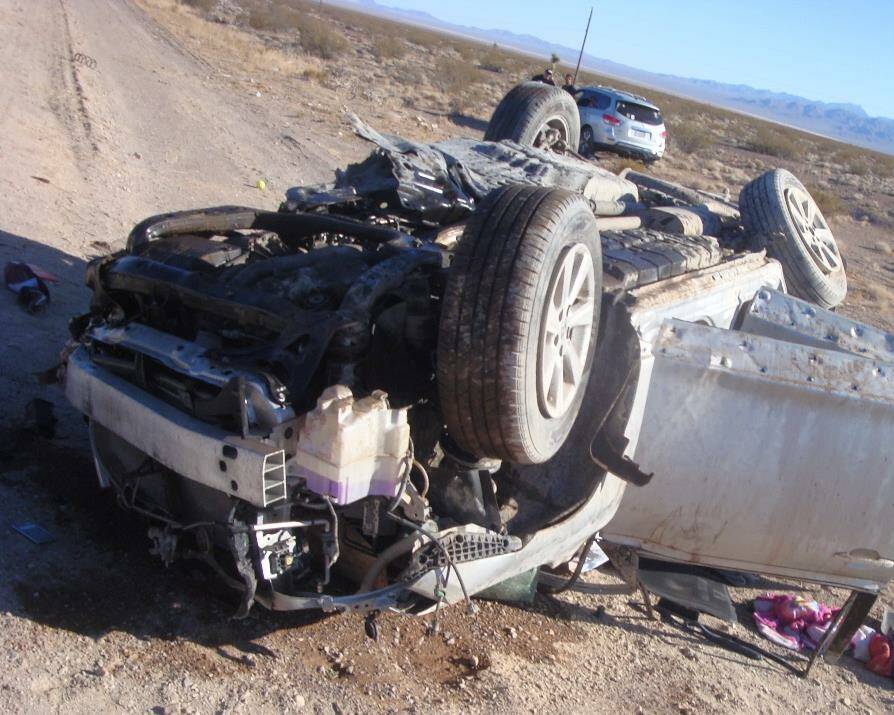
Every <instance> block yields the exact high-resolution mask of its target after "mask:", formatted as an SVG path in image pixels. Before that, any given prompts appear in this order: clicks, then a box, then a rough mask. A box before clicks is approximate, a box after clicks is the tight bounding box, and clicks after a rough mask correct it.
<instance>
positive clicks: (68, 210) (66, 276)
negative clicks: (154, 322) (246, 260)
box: [0, 0, 341, 407]
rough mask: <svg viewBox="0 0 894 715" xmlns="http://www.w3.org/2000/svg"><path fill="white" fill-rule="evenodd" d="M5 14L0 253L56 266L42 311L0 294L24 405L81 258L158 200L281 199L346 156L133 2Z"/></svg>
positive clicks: (72, 302) (0, 54)
mask: <svg viewBox="0 0 894 715" xmlns="http://www.w3.org/2000/svg"><path fill="white" fill-rule="evenodd" d="M0 27H3V28H4V30H5V31H4V41H3V42H2V43H0V62H2V67H3V69H2V81H0V157H2V165H3V171H2V172H0V196H2V198H0V202H2V203H0V205H2V214H0V215H2V219H0V231H2V233H0V252H2V253H0V256H2V258H3V259H8V258H22V259H25V260H29V261H33V262H35V263H38V264H40V265H42V266H43V267H45V268H47V269H48V270H51V271H54V272H57V273H58V274H59V275H60V277H61V278H62V279H63V284H62V286H61V287H59V288H57V289H54V291H53V297H54V300H55V302H56V303H57V304H58V305H59V306H60V309H56V310H52V311H50V313H49V314H48V315H46V316H43V317H41V318H33V317H30V316H27V315H25V314H24V313H23V312H22V311H17V310H13V309H12V308H11V307H10V305H9V302H8V301H7V302H6V304H5V305H4V307H3V310H4V318H5V321H4V323H5V330H4V332H5V333H6V349H5V350H4V351H3V355H2V363H0V370H2V373H3V375H4V379H3V380H2V383H0V385H2V387H0V397H2V399H3V400H4V401H5V402H8V401H12V403H13V404H14V405H15V406H16V407H19V406H20V405H21V401H22V400H23V399H24V397H25V394H24V393H25V390H24V388H25V386H26V385H27V386H28V392H29V393H30V391H31V389H32V388H31V382H30V380H29V376H28V373H29V372H30V371H31V370H33V369H36V368H37V367H39V366H42V365H48V364H49V363H50V361H51V360H52V356H53V353H54V352H55V351H56V350H57V349H58V344H59V338H60V336H61V335H63V334H64V326H65V321H66V320H67V318H66V316H67V315H70V314H72V313H73V312H74V310H75V309H77V308H80V307H82V306H83V305H85V301H86V299H87V293H86V291H84V290H82V289H80V288H79V286H80V284H81V283H82V277H83V270H82V268H83V260H84V259H85V258H87V257H89V256H91V255H95V254H97V253H102V252H105V251H107V250H108V248H109V245H110V244H111V245H115V244H116V242H122V241H123V240H124V238H125V236H126V232H127V230H129V227H130V226H132V225H133V223H134V222H135V221H137V220H139V219H140V218H143V217H145V216H147V215H150V214H153V213H159V212H162V211H170V210H174V209H177V208H187V207H194V206H199V205H215V204H223V203H243V204H247V205H260V206H265V207H275V206H276V205H277V204H278V201H279V196H281V189H282V187H285V186H289V185H294V184H297V183H308V182H310V183H312V182H315V181H322V180H326V179H328V178H329V177H330V176H331V173H332V169H333V168H334V167H335V166H336V165H337V164H339V163H340V160H341V155H340V154H338V153H337V151H335V150H334V149H333V147H334V146H335V143H334V142H332V141H331V138H327V139H328V141H329V142H330V144H328V145H327V144H325V143H323V142H322V141H321V140H319V139H315V138H311V133H310V132H309V131H308V130H307V126H306V125H302V124H301V123H300V122H299V121H297V120H296V119H295V118H294V117H291V118H290V117H288V116H286V111H285V109H284V107H283V106H282V105H281V103H279V102H278V101H277V99H276V98H271V97H269V96H266V95H265V94H262V93H260V92H258V93H252V92H249V91H245V92H244V93H240V94H236V93H233V92H232V91H229V90H227V89H225V87H226V84H225V78H221V77H219V76H217V74H216V73H215V72H214V71H213V70H212V69H211V68H210V67H209V66H208V65H207V64H205V63H204V62H203V61H202V60H201V59H200V58H198V57H196V56H194V55H192V54H190V53H187V52H186V51H184V50H182V49H181V48H180V47H179V46H178V45H177V44H176V43H175V42H173V41H172V39H171V38H170V37H169V36H168V35H167V34H166V33H165V32H164V31H163V30H162V29H161V28H159V27H158V26H155V25H154V24H152V23H151V21H149V20H148V18H147V17H146V16H145V15H144V14H143V12H142V11H141V10H140V9H138V8H137V7H135V6H134V5H133V4H131V3H129V2H116V1H114V0H77V1H76V2H75V1H73V0H38V1H37V2H32V1H31V0H18V1H16V0H4V1H3V2H2V3H0ZM76 54H78V55H86V59H85V60H84V61H83V62H75V61H73V60H72V58H73V57H74V56H75V55H76ZM94 62H95V64H94ZM260 178H263V179H265V180H266V182H267V183H268V184H269V185H270V187H271V189H274V188H275V189H276V190H271V191H268V192H266V193H262V192H260V191H259V190H258V189H257V188H255V187H256V182H257V180H258V179H260ZM4 262H5V260H4ZM61 306H65V309H61Z"/></svg>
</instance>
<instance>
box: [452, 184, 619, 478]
mask: <svg viewBox="0 0 894 715" xmlns="http://www.w3.org/2000/svg"><path fill="white" fill-rule="evenodd" d="M601 296H602V249H601V244H600V240H599V231H598V229H597V227H596V219H595V217H594V216H593V212H592V211H591V210H590V206H589V204H588V202H587V200H586V199H585V198H584V197H583V196H581V195H579V194H576V193H572V192H569V191H565V190H561V189H545V188H539V187H534V186H518V185H510V186H507V187H504V188H501V189H498V190H496V191H495V192H493V193H492V194H490V195H489V196H488V197H487V198H486V199H485V201H484V202H482V204H481V205H480V206H479V207H478V209H477V210H476V211H475V213H474V214H473V215H472V218H471V219H470V221H469V224H468V225H467V227H466V230H465V232H464V233H463V237H462V239H460V242H459V247H458V249H457V252H456V258H455V260H454V262H453V265H452V266H451V268H450V273H449V275H448V279H447V287H446V290H445V293H444V302H443V308H442V312H441V323H440V335H439V338H438V391H439V394H440V398H441V407H442V410H443V414H444V420H445V423H446V425H447V430H448V432H449V433H450V435H451V437H452V438H453V440H454V441H455V442H457V444H459V446H460V447H462V448H463V449H464V450H466V451H467V452H470V453H471V454H473V455H475V456H477V457H493V458H497V459H504V460H507V461H509V462H512V463H515V464H540V463H542V462H545V461H547V460H548V459H549V458H550V457H552V456H553V455H554V454H555V453H556V452H557V451H558V449H559V448H560V447H561V446H562V444H563V443H564V442H565V439H566V437H567V436H568V433H569V432H570V431H571V428H572V426H573V424H574V420H575V418H576V417H577V414H578V412H579V410H580V406H581V401H582V399H583V395H584V392H585V391H586V386H587V381H588V379H589V375H590V366H591V363H592V360H593V353H594V350H595V344H596V333H597V329H598V326H599V308H600V304H601Z"/></svg>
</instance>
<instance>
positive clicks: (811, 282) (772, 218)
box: [739, 169, 847, 308]
mask: <svg viewBox="0 0 894 715" xmlns="http://www.w3.org/2000/svg"><path fill="white" fill-rule="evenodd" d="M739 209H740V211H741V213H742V223H743V224H744V226H745V230H746V231H747V232H748V233H749V234H751V235H752V236H753V238H754V239H755V240H756V241H757V243H758V245H760V246H761V247H762V248H766V250H767V255H769V256H771V257H772V258H775V259H777V260H778V261H779V262H780V263H781V264H782V271H783V274H784V276H785V282H786V285H787V286H788V289H789V292H790V293H791V294H792V295H795V296H797V297H799V298H803V299H804V300H809V301H811V302H813V303H816V304H817V305H819V306H821V307H823V308H834V307H835V306H836V305H839V304H840V303H841V302H842V301H843V300H844V297H845V295H846V294H847V277H846V276H845V273H844V259H843V258H842V256H841V253H840V252H839V250H838V244H837V243H836V242H835V237H834V236H833V235H832V231H831V229H830V228H829V224H828V222H827V221H826V219H825V217H824V216H823V214H822V212H821V211H820V209H819V207H818V206H817V205H816V202H815V201H814V200H813V197H812V196H811V195H810V193H809V192H808V191H807V189H805V188H804V185H803V184H802V183H801V182H800V181H798V179H797V178H795V176H794V175H793V174H792V173H791V172H789V171H786V170H785V169H775V170H773V171H768V172H767V173H766V174H763V175H762V176H759V177H758V178H756V179H755V180H754V181H752V182H751V183H749V184H747V185H746V186H745V188H743V189H742V193H741V194H740V195H739Z"/></svg>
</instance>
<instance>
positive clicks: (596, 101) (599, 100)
mask: <svg viewBox="0 0 894 715" xmlns="http://www.w3.org/2000/svg"><path fill="white" fill-rule="evenodd" d="M577 103H578V106H581V107H592V108H593V109H600V110H604V109H608V108H609V106H611V103H612V98H611V97H609V96H608V95H607V94H602V93H601V92H588V93H586V94H583V95H581V97H580V98H579V99H578V100H577Z"/></svg>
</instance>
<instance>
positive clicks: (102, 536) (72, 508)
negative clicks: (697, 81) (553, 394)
mask: <svg viewBox="0 0 894 715" xmlns="http://www.w3.org/2000/svg"><path fill="white" fill-rule="evenodd" d="M0 28H2V30H3V35H4V40H3V42H2V43H0V259H2V262H3V263H4V264H5V263H6V262H7V261H9V260H26V261H29V262H32V263H35V264H37V265H39V266H41V267H42V268H44V269H46V270H48V271H51V272H53V273H55V274H56V275H57V276H58V277H59V278H60V283H59V284H58V285H52V286H51V291H52V302H51V304H50V306H49V308H48V310H47V311H46V312H44V313H43V314H41V315H38V316H33V315H29V314H27V313H25V312H24V311H23V310H21V309H20V308H19V307H18V306H16V304H15V299H14V296H12V294H11V293H9V294H7V295H6V297H5V298H4V299H3V300H2V301H0V316H2V321H3V333H4V345H3V349H2V351H0V399H2V400H3V404H4V406H5V409H4V411H3V417H2V422H0V452H2V457H3V459H2V464H0V574H2V575H0V710H2V711H3V712H29V713H31V712H58V711H63V710H64V711H66V712H106V711H119V710H126V711H151V712H155V713H178V712H189V713H193V712H194V713H205V712H255V713H258V712H316V713H336V714H340V713H354V712H358V713H362V712H378V711H388V712H445V713H460V712H501V713H504V712H506V713H516V712H519V713H521V712H539V711H543V710H545V709H548V708H551V709H554V708H562V709H564V710H569V711H575V712H577V711H587V712H655V711H657V712H668V711H670V712H742V711H745V712H789V711H799V712H829V711H841V712H852V711H857V712H880V711H890V710H891V709H892V708H894V693H892V689H891V681H890V680H889V679H885V678H880V677H877V676H874V675H872V674H871V673H869V672H868V671H866V670H865V669H864V667H863V666H862V664H860V663H857V662H855V661H853V660H852V659H850V658H849V657H847V656H846V657H844V658H843V659H842V660H841V662H840V663H839V664H837V665H834V666H832V665H824V664H819V665H818V666H817V667H816V668H815V669H814V671H813V673H812V674H811V676H810V677H809V678H806V679H801V678H797V677H795V676H793V675H792V674H790V673H789V672H787V671H786V670H784V669H783V668H781V667H779V666H777V665H775V664H772V663H770V662H768V661H761V662H755V661H751V660H748V659H746V658H743V657H742V656H739V655H735V654H733V653H730V652H729V651H725V650H721V649H719V648H716V647H714V646H711V645H708V644H706V643H704V642H703V641H700V640H698V639H696V638H694V637H693V636H691V635H689V634H687V633H684V632H682V631H680V630H678V629H676V628H673V627H671V626H669V625H666V624H664V623H662V622H660V621H652V620H649V619H648V618H647V617H646V615H645V612H644V608H643V605H642V602H641V599H640V597H639V596H634V597H630V596H613V597H595V596H583V595H568V594H563V595H561V596H558V597H555V598H545V597H544V598H538V600H537V601H536V602H535V604H534V605H533V606H530V607H519V606H509V605H502V604H496V603H488V602H481V603H480V610H479V612H478V613H477V614H474V615H470V614H468V613H466V611H465V609H464V608H463V607H462V606H458V607H452V608H450V609H448V610H447V611H446V612H445V613H443V614H442V618H441V628H440V631H439V632H438V633H435V634H429V633H427V631H426V626H427V622H426V621H425V620H422V619H410V618H406V617H397V616H388V617H383V618H382V619H381V620H380V624H379V627H380V637H379V639H378V641H373V640H371V639H369V638H367V637H366V636H365V635H364V629H363V621H362V619H361V618H358V617H352V616H329V617H317V616H314V617H309V616H289V615H281V614H271V613H268V612H265V611H263V610H261V609H259V608H256V609H255V610H254V611H252V613H251V615H250V617H249V618H247V619H245V620H241V621H234V620H231V619H230V617H229V616H230V614H231V613H232V610H233V603H231V602H229V601H227V600H226V598H223V597H221V596H220V595H218V594H219V591H220V589H219V588H216V585H215V582H214V580H213V579H212V578H211V577H210V576H209V574H207V573H206V572H204V571H203V570H200V569H198V568H196V567H194V566H190V565H188V564H185V565H175V566H172V567H171V568H168V569H165V568H164V567H163V566H162V565H161V563H160V562H158V561H157V560H155V559H153V558H152V557H151V556H149V554H148V553H147V549H146V547H147V544H148V542H147V540H146V538H145V531H144V528H143V526H141V525H140V524H139V523H137V522H136V521H134V520H133V519H130V518H128V517H126V516H125V515H124V514H123V513H122V512H120V511H119V510H118V509H117V508H116V507H115V505H114V503H113V500H112V499H111V498H109V497H108V496H107V495H105V494H102V493H101V492H100V491H99V489H98V487H97V485H96V481H95V478H94V476H93V465H92V461H91V458H90V454H89V446H88V444H87V440H86V430H85V428H84V424H83V421H82V420H81V419H80V418H79V416H78V415H76V414H75V413H74V412H73V411H72V410H70V409H69V408H67V407H66V405H65V403H64V401H63V400H62V398H61V395H60V394H59V393H58V390H57V389H56V388H54V387H52V386H42V385H40V384H39V383H38V382H37V380H36V379H35V373H38V372H40V371H42V370H45V369H47V368H49V367H51V366H52V365H53V364H54V363H55V361H56V359H57V356H58V353H59V350H60V348H61V347H62V345H63V344H64V342H65V339H66V336H67V322H68V320H69V318H71V317H72V316H73V315H76V314H79V313H82V312H84V311H85V310H86V308H87V305H88V301H89V292H88V291H87V289H86V288H84V287H83V271H84V266H85V263H86V261H88V260H89V259H90V258H91V257H93V256H96V255H100V254H104V253H106V252H108V251H110V250H116V249H118V248H120V247H122V245H123V242H124V239H125V237H126V235H127V232H128V231H129V229H130V227H131V226H132V225H133V224H134V223H136V222H137V221H139V220H140V219H142V218H144V217H146V216H148V215H151V214H154V213H160V212H163V211H169V210H177V209H185V208H190V207H196V206H210V205H220V204H242V205H255V206H260V207H265V208H276V207H277V205H278V203H279V200H280V197H281V196H282V193H283V191H284V190H285V189H286V188H287V187H289V186H292V185H298V184H309V183H319V182H325V181H328V180H330V179H331V178H332V176H333V171H334V170H335V169H336V168H338V167H340V166H344V165H345V164H346V163H348V162H351V161H356V160H358V159H361V158H362V157H363V156H365V154H366V153H367V152H368V151H369V146H368V145H366V144H365V143H364V142H362V141H361V140H359V139H357V138H356V137H354V136H353V135H352V134H351V132H350V129H349V126H348V123H347V121H346V119H345V116H344V109H345V108H350V109H351V110H352V111H354V112H356V113H357V114H359V115H360V116H361V117H362V118H364V119H365V120H366V121H368V122H369V123H371V124H373V125H374V126H376V127H377V128H379V129H382V130H385V131H390V132H394V133H400V134H404V135H406V136H409V137H411V138H415V139H425V140H434V139H438V138H442V137H446V136H449V135H456V134H462V135H467V136H480V135H481V134H482V133H483V130H484V127H485V126H486V123H487V119H488V117H489V115H490V112H491V111H492V109H493V107H494V106H495V105H496V102H497V101H498V100H499V98H500V96H502V94H503V93H504V92H505V91H506V90H507V89H508V88H509V87H510V86H512V84H514V83H515V82H517V81H519V80H520V79H523V78H527V77H528V76H530V75H531V74H533V73H534V72H535V71H538V70H539V69H542V64H543V62H544V61H545V60H537V59H532V58H526V57H521V56H518V55H512V54H510V53H505V52H502V51H500V50H499V48H488V47H485V46H480V45H473V44H471V43H468V42H465V41H460V40H458V39H456V38H447V37H443V36H440V35H436V34H434V33H431V32H428V31H424V30H419V29H416V28H407V27H398V26H395V25H392V24H390V23H386V22H384V21H377V20H368V19H364V18H363V16H359V15H355V14H352V13H347V12H344V11H331V10H329V9H327V8H325V7H324V8H323V9H319V8H318V6H317V3H311V4H308V5H304V4H301V3H298V2H295V3H292V4H291V5H285V4H284V3H281V2H275V1H272V0H270V1H264V0H245V1H244V2H237V1H236V0H222V1H220V2H217V1H216V0H209V1H207V2H205V1H201V0H190V2H176V1H175V0H0ZM83 56H86V59H85V58H84V57H83ZM585 79H587V78H585ZM589 79H590V81H593V79H594V78H589ZM649 96H650V97H651V98H652V99H655V100H656V101H658V102H659V104H661V106H662V107H663V108H664V110H665V114H666V115H667V117H668V122H669V126H670V131H671V136H672V140H671V148H670V150H669V153H668V156H667V158H666V159H664V160H663V161H661V162H659V163H658V164H657V165H655V166H654V167H651V168H650V171H653V172H654V173H655V174H657V175H659V176H662V177H667V178H672V179H676V180H680V181H683V182H685V183H690V184H694V185H696V186H698V187H700V188H706V189H710V190H713V191H721V192H722V191H725V190H729V191H730V193H731V195H733V196H735V195H737V193H738V191H739V189H740V187H741V186H742V184H743V183H745V182H746V181H747V180H748V179H749V178H751V177H753V176H756V175H757V174H759V173H761V172H762V171H764V170H766V169H768V168H771V167H774V166H785V167H787V168H790V169H792V170H793V171H794V172H795V173H796V174H798V175H799V176H800V177H801V178H802V179H803V180H804V181H805V183H806V184H807V185H808V186H810V187H811V188H812V189H813V190H814V192H815V193H816V195H817V196H818V198H819V200H820V202H821V204H822V206H823V208H824V209H825V210H826V213H827V214H829V215H831V216H833V218H832V225H833V228H834V229H835V231H836V235H837V237H838V239H839V243H840V245H841V249H842V252H843V253H844V255H845V256H846V258H847V261H848V272H849V283H850V292H849V297H848V299H847V302H846V304H845V305H844V307H843V311H844V312H845V313H846V314H849V315H852V316H854V317H857V318H859V319H865V320H868V321H870V322H872V323H874V324H877V325H880V326H882V327H885V328H888V329H894V252H892V251H894V231H892V226H894V178H892V169H894V161H891V160H890V158H885V157H882V156H880V155H876V154H873V153H871V152H867V151H863V150H858V149H855V148H852V147H847V146H845V145H842V144H837V143H835V142H831V141H827V140H823V139H820V138H817V137H812V136H809V135H806V134H801V133H799V132H795V131H793V130H783V129H779V128H773V127H771V126H770V125H767V124H765V123H763V122H759V121H757V120H753V119H749V118H745V117H742V116H740V115H735V114H732V113H729V112H724V111H721V110H717V109H713V108H710V107H705V106H702V105H696V104H693V103H691V102H686V101H684V100H679V99H676V98H672V97H667V96H664V95H660V94H658V93H649ZM692 127H696V128H698V131H692ZM675 135H676V137H677V140H676V141H675V140H674V136H675ZM600 160H601V161H602V163H603V164H604V165H605V166H608V167H609V168H613V169H619V168H621V167H622V166H623V165H625V163H627V162H626V160H622V159H618V158H616V157H610V156H604V157H600ZM261 179H262V180H263V181H264V182H265V183H266V190H261V189H260V188H259V187H258V181H259V180H261ZM35 397H40V398H43V399H46V400H50V401H51V402H53V403H54V404H55V405H56V416H57V418H58V420H59V422H58V424H57V426H56V434H55V437H53V438H46V437H42V436H40V435H38V434H35V433H34V432H33V431H32V430H30V429H29V425H28V420H27V419H26V418H25V417H24V410H25V405H26V404H27V403H28V402H29V401H30V400H31V399H33V398H35ZM21 522H36V523H38V524H40V525H42V526H43V527H45V528H46V529H47V530H49V532H50V533H51V534H52V535H53V536H54V537H55V540H54V541H53V542H52V543H49V544H44V545H36V544H33V543H30V542H29V541H27V540H25V539H24V538H22V536H20V535H19V534H17V533H15V532H14V531H13V530H12V529H11V526H12V525H13V524H18V523H21ZM778 588H779V589H788V590H793V589H806V592H809V593H812V594H814V595H815V596H816V597H817V598H818V599H820V600H824V601H827V602H829V603H841V602H842V601H843V599H844V597H845V594H844V593H843V592H841V591H836V590H830V589H824V588H820V587H816V586H807V585H802V584H790V585H784V584H782V585H778ZM756 593H757V591H754V590H745V589H733V596H734V600H735V601H736V604H737V607H738V612H739V617H740V623H739V624H738V625H735V626H728V627H727V628H729V629H730V630H731V631H732V632H734V633H735V634H737V635H739V636H740V637H743V638H746V639H750V640H754V641H755V642H760V638H759V636H758V635H757V634H756V633H755V631H754V629H753V628H752V627H751V625H750V616H749V615H748V601H749V599H751V598H753V597H754V596H755V595H756ZM885 605H891V598H890V596H888V595H887V594H886V595H884V596H883V597H882V598H881V599H879V602H878V603H877V605H876V607H875V608H874V610H873V613H872V616H871V620H873V621H874V622H877V620H878V619H879V618H880V616H881V613H882V610H883V608H884V607H885ZM599 606H603V607H604V613H603V612H602V611H601V610H600V609H598V607H599ZM765 645H769V644H766V643H765ZM793 662H794V661H793Z"/></svg>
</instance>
